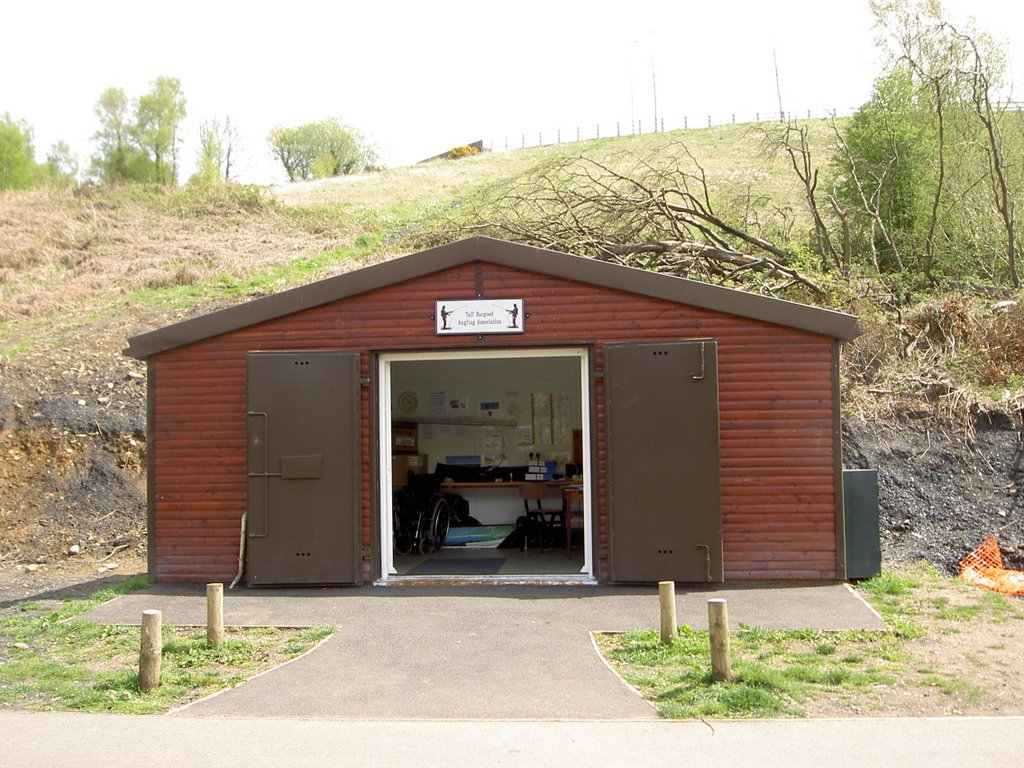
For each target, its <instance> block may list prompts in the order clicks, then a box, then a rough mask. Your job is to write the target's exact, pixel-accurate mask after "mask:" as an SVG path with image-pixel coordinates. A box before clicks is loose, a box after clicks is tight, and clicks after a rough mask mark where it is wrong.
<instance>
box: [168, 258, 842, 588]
mask: <svg viewBox="0 0 1024 768" xmlns="http://www.w3.org/2000/svg"><path fill="white" fill-rule="evenodd" d="M476 273H477V266H476V265H474V264H468V265H464V266H461V267H457V268H453V269H449V270H445V271H443V272H439V273H436V274H434V275H430V276H427V277H425V278H420V279H417V280H415V281H410V282H408V283H399V284H396V285H392V286H389V287H387V288H382V289H379V290H376V291H373V292H371V293H367V294H362V295H359V296H355V297H352V298H349V299H346V300H344V301H340V302H336V303H333V304H328V305H324V306H321V307H317V308H314V309H309V310H305V311H302V312H299V313H296V314H293V315H290V316H286V317H282V318H279V319H277V320H273V321H270V322H266V323H262V324H259V325H255V326H251V327H249V328H245V329H242V330H238V331H235V332H232V333H229V334H225V335H223V336H220V337H216V338H213V339H209V340H206V341H203V342H199V343H196V344H193V345H190V346H187V347H182V348H179V349H175V350H171V351H168V352H165V353H161V354H159V355H157V356H155V357H154V358H152V362H153V365H154V371H155V376H154V377H153V381H152V386H153V387H154V392H153V397H154V404H153V416H152V423H151V426H150V429H151V434H152V439H153V446H152V450H153V451H154V456H153V469H154V471H153V474H152V476H151V480H150V481H151V483H153V485H154V487H153V489H152V491H153V494H154V501H153V503H154V507H155V510H154V512H155V515H154V516H155V531H153V532H151V539H152V542H153V546H154V547H155V550H156V551H155V557H154V562H155V564H156V568H155V573H154V574H153V575H154V576H155V578H156V579H158V580H161V581H176V580H180V581H198V582H202V581H209V580H225V579H230V578H231V577H232V576H233V575H234V573H235V570H236V568H237V558H238V533H239V522H240V518H241V516H242V514H243V512H244V511H245V508H246V457H245V451H246V445H247V438H246V354H247V353H248V352H250V351H254V350H272V349H351V350H360V351H361V352H362V371H361V374H362V376H363V377H370V378H372V377H374V376H375V371H374V370H373V359H372V358H373V352H375V351H383V350H398V349H416V348H426V347H430V348H436V347H439V346H452V347H462V348H466V347H472V348H480V349H485V348H502V347H507V346H515V345H519V344H530V345H536V344H541V345H563V344H565V345H589V346H591V348H592V349H593V350H594V352H595V355H594V357H595V360H594V365H595V367H596V368H597V369H598V370H600V369H601V368H602V364H603V363H602V347H603V345H604V344H605V343H610V342H627V341H642V340H655V339H686V338H715V339H717V340H718V378H719V410H720V432H721V484H722V517H723V537H724V559H725V577H726V579H727V580H736V579H830V578H834V577H835V575H836V534H835V526H836V517H835V515H836V510H835V505H836V498H835V489H834V481H835V470H834V453H833V448H834V446H833V402H832V348H831V342H832V340H831V338H829V337H826V336H819V335H816V334H812V333H807V332H804V331H797V330H791V329H787V328H783V327H779V326H773V325H769V324H766V323H762V322H759V321H752V320H747V319H743V318H739V317H734V316H730V315H725V314H721V313H717V312H713V311H710V310H703V309H697V308H694V307H689V306H683V305H678V304H673V303H670V302H666V301H661V300H658V299H653V298H649V297H643V296H637V295H632V294H626V293H621V292H617V291H614V290H611V289H607V288H599V287H594V286H589V285H585V284H581V283H574V282H572V281H568V280H564V279H560V278H554V277H550V276H546V275H542V274H537V273H531V272H525V271H522V270H517V269H512V268H509V267H501V266H495V265H490V264H485V265H483V267H482V270H481V286H480V287H481V288H482V291H483V295H486V296H491V297H494V298H510V297H517V298H518V297H523V298H525V301H526V304H525V307H526V312H527V313H528V319H527V320H526V332H525V333H524V334H522V335H518V336H488V337H485V340H484V342H482V343H477V341H476V339H475V337H471V336H469V337H459V338H446V339H439V338H438V337H437V336H436V335H435V334H434V323H433V321H432V320H431V318H430V315H431V313H432V311H433V307H434V301H435V299H446V298H461V297H472V296H475V295H476V294H477V284H476V281H477V274H476ZM592 405H593V410H594V415H595V420H596V430H595V432H594V440H595V443H596V451H595V455H596V467H595V471H596V476H597V480H598V483H597V489H598V493H597V498H596V509H595V519H596V522H597V536H598V540H597V545H598V554H599V557H598V563H597V565H598V577H599V578H600V579H607V577H608V570H607V557H606V553H607V547H608V526H607V496H606V491H605V485H604V477H605V469H606V458H607V457H606V455H605V451H606V445H605V421H604V419H605V410H604V392H603V383H602V382H601V381H600V380H598V381H597V382H596V384H595V402H594V403H593V404H592ZM371 410H372V396H371V390H370V388H364V389H363V392H362V408H361V417H362V424H363V427H362V446H361V450H362V456H363V461H364V471H363V478H362V499H363V519H362V544H363V548H364V550H367V551H369V550H371V548H373V547H374V546H375V543H374V542H373V541H372V538H373V536H372V532H373V531H374V530H375V528H376V515H377V512H376V509H375V507H374V504H373V499H374V498H375V489H374V487H373V481H372V474H373V473H372V472H371V467H372V465H373V462H374V461H375V459H376V452H375V450H374V448H373V445H372V434H373V431H374V430H375V428H376V425H375V423H374V418H373V414H372V413H371ZM666 492H677V491H673V490H671V489H667V491H666ZM364 578H365V579H366V580H371V578H372V576H371V564H370V563H369V562H366V563H365V564H364Z"/></svg>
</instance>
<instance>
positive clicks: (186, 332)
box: [124, 237, 860, 360]
mask: <svg viewBox="0 0 1024 768" xmlns="http://www.w3.org/2000/svg"><path fill="white" fill-rule="evenodd" d="M473 261H486V262H491V263H494V264H501V265H504V266H509V267H515V268H517V269H524V270H527V271H532V272H539V273H541V274H547V275H551V276H553V277H561V278H565V279H567V280H575V281H578V282H583V283H589V284H591V285H599V286H603V287H607V288H614V289H616V290H622V291H627V292H630V293H637V294H641V295H645V296H650V297H652V298H658V299H664V300H666V301H672V302H675V303H678V304H689V305H692V306H695V307H701V308H704V309H711V310H715V311H718V312H724V313H726V314H732V315H739V316H740V317H748V318H751V319H754V320H762V321H764V322H767V323H772V324H776V325H783V326H787V327H790V328H797V329H799V330H805V331H810V332H811V333H819V334H822V335H824V336H831V337H833V338H837V339H842V340H847V339H852V338H855V337H856V336H858V335H859V334H860V329H859V328H858V327H857V318H855V317H853V316H852V315H845V314H842V313H840V312H832V311H830V310H826V309H819V308H817V307H810V306H807V305H804V304H795V303H793V302H789V301H783V300H781V299H774V298H768V297H765V296H757V295H755V294H751V293H744V292H743V291H737V290H733V289H730V288H722V287H719V286H715V285H710V284H707V283H701V282H697V281H694V280H687V279H685V278H680V277H674V276H671V275H663V274H658V273H655V272H646V271H644V270H641V269H634V268H631V267H624V266H621V265H618V264H610V263H607V262H602V261H597V260H595V259H588V258H585V257H582V256H573V255H571V254H567V253H560V252H558V251H550V250H546V249H544V248H536V247H533V246H529V245H522V244H519V243H511V242H508V241H505V240H496V239H493V238H488V237H472V238H469V239H466V240H460V241H458V242H455V243H449V244H447V245H441V246H438V247H436V248H431V249H429V250H426V251H421V252H419V253H414V254H411V255H409V256H404V257H401V258H397V259H392V260H391V261H386V262H383V263H381V264H375V265H373V266H370V267H365V268H363V269H359V270H356V271H354V272H348V273H346V274H343V275H338V276H336V277H331V278H327V279H326V280H321V281H319V282H316V283H312V284H310V285H304V286H300V287H298V288H293V289H291V290H288V291H282V292H281V293H276V294H274V295H272V296H266V297H264V298H261V299H255V300H254V301H249V302H246V303H244V304H239V305H237V306H234V307H228V308H227V309H222V310H219V311H216V312H211V313H209V314H207V315H200V316H199V317H194V318H191V319H189V320H185V321H183V322H180V323H175V324H174V325H169V326H166V327H164V328H160V329H157V330H155V331H151V332H149V333H143V334H139V335H138V336H132V337H131V338H129V339H128V348H127V349H126V350H124V354H126V355H128V356H129V357H135V358H138V359H140V360H144V359H146V358H149V357H151V356H152V355H155V354H158V353H160V352H166V351H167V350H170V349H175V348H177V347H181V346H185V345H186V344H192V343H195V342H197V341H202V340H204V339H209V338H212V337H214V336H219V335H221V334H223V333H229V332H231V331H235V330H238V329H240V328H246V327H248V326H251V325H256V324H258V323H262V322H266V321H268V320H274V319H276V318H278V317H283V316H285V315H289V314H292V313H295V312H299V311H302V310H305V309H311V308H312V307H318V306H321V305H323V304H328V303H330V302H332V301H339V300H340V299H345V298H348V297H350V296H355V295H358V294H361V293H366V292H367V291H372V290H375V289H377V288H382V287H384V286H388V285H393V284H395V283H399V282H403V281H405V280H412V279H415V278H417V277H422V276H424V275H429V274H431V273H433V272H439V271H441V270H444V269H448V268H450V267H456V266H459V265H461V264H466V263H469V262H473Z"/></svg>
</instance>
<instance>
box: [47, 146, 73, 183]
mask: <svg viewBox="0 0 1024 768" xmlns="http://www.w3.org/2000/svg"><path fill="white" fill-rule="evenodd" d="M46 166H47V168H48V170H49V177H50V184H52V185H53V186H55V187H73V186H75V185H76V184H77V183H78V158H77V157H76V156H75V154H74V153H73V152H72V151H71V147H69V146H68V145H67V143H66V142H63V141H58V142H57V143H56V144H54V145H53V146H52V147H51V148H50V152H49V154H48V155H47V156H46Z"/></svg>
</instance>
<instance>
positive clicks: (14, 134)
mask: <svg viewBox="0 0 1024 768" xmlns="http://www.w3.org/2000/svg"><path fill="white" fill-rule="evenodd" d="M41 178H42V176H41V174H40V167H39V166H38V165H37V164H36V158H35V150H34V149H33V147H32V129H31V128H30V127H29V126H28V124H27V123H26V122H24V121H23V120H17V121H16V120H14V119H13V118H12V117H11V116H10V115H9V114H8V113H6V112H5V113H4V114H3V117H2V118H0V189H28V188H29V187H34V186H36V184H38V183H39V182H40V180H41Z"/></svg>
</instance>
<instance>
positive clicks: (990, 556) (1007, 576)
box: [960, 536, 1024, 595]
mask: <svg viewBox="0 0 1024 768" xmlns="http://www.w3.org/2000/svg"><path fill="white" fill-rule="evenodd" d="M960 579H961V581H966V582H967V583H968V584H974V585H976V586H979V587H984V588H985V589H991V590H994V591H996V592H1002V593H1003V594H1004V595H1024V571H1012V570H1010V569H1008V568H1004V567H1003V555H1002V553H1001V552H1000V551H999V541H998V540H997V539H996V537H995V536H989V537H987V538H986V539H985V540H984V541H983V542H981V546H980V547H978V548H977V549H976V550H974V551H973V552H971V553H970V554H968V555H966V556H965V557H964V559H963V560H961V561H960Z"/></svg>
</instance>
